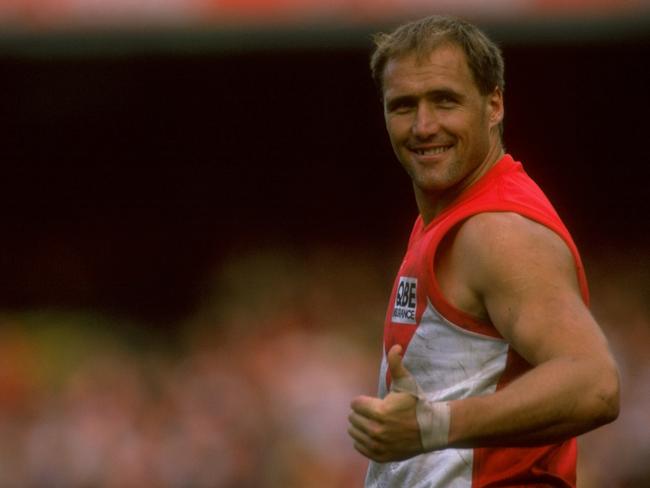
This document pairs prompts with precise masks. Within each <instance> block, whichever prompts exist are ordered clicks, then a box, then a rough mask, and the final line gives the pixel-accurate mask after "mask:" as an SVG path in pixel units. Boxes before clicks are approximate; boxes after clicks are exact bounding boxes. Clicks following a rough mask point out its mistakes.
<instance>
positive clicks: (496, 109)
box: [487, 87, 504, 128]
mask: <svg viewBox="0 0 650 488" xmlns="http://www.w3.org/2000/svg"><path fill="white" fill-rule="evenodd" d="M487 109H488V118H489V120H490V128H492V127H496V126H498V125H499V124H500V123H501V122H502V121H503V112H504V108H503V92H502V91H501V88H499V87H496V88H495V89H494V91H493V92H492V93H490V94H489V95H488V96H487Z"/></svg>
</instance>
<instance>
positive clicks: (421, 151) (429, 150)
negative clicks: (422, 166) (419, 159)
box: [416, 146, 451, 156]
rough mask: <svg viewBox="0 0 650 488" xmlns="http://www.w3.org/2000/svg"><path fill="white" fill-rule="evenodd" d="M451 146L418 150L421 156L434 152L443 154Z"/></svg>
mask: <svg viewBox="0 0 650 488" xmlns="http://www.w3.org/2000/svg"><path fill="white" fill-rule="evenodd" d="M450 147H451V146H441V147H434V148H431V149H418V150H417V151H416V152H417V153H418V154H419V155H420V156H429V155H432V154H442V153H443V152H445V151H446V150H447V149H449V148H450Z"/></svg>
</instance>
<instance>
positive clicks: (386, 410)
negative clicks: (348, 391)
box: [348, 345, 424, 463]
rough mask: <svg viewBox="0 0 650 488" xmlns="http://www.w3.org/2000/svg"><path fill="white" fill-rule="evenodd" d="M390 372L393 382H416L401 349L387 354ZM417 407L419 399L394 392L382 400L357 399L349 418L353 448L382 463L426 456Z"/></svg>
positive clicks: (391, 350) (394, 349) (394, 348)
mask: <svg viewBox="0 0 650 488" xmlns="http://www.w3.org/2000/svg"><path fill="white" fill-rule="evenodd" d="M388 368H389V369H390V375H391V378H392V381H393V382H394V381H396V380H399V379H402V380H407V381H409V379H410V380H411V381H413V377H412V376H411V373H409V371H408V370H407V369H406V368H405V367H404V365H403V364H402V347H401V346H399V345H394V346H393V347H392V348H391V349H390V351H388ZM413 384H414V381H413ZM416 405H417V397H416V396H414V395H412V394H410V393H398V392H395V391H392V390H391V391H390V392H389V393H388V395H386V397H385V398H384V399H383V400H382V399H379V398H374V397H369V396H359V397H357V398H355V399H354V400H353V401H352V403H351V405H350V406H351V407H352V413H351V414H350V416H349V417H348V420H349V421H350V427H349V428H348V434H350V436H351V437H352V438H353V439H354V448H355V449H356V450H357V451H359V452H360V453H361V454H363V455H364V456H366V457H368V458H370V459H372V460H373V461H377V462H381V463H383V462H387V461H400V460H403V459H407V458H410V457H413V456H416V455H418V454H421V453H422V452H424V451H423V447H422V441H421V440H420V428H419V426H418V422H417V417H416Z"/></svg>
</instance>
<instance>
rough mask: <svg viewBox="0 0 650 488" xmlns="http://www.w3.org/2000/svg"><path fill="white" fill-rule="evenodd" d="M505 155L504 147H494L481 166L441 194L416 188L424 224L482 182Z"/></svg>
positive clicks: (416, 198) (498, 145)
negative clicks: (475, 184)
mask: <svg viewBox="0 0 650 488" xmlns="http://www.w3.org/2000/svg"><path fill="white" fill-rule="evenodd" d="M503 155H504V150H503V146H502V145H501V144H496V145H494V146H493V147H492V149H491V150H490V152H489V153H488V154H487V156H486V157H485V159H484V160H483V162H482V163H481V164H479V165H478V166H477V167H476V168H475V169H474V170H473V171H472V172H471V173H469V174H468V175H466V176H465V177H464V178H463V179H462V180H461V181H459V182H458V183H457V184H455V185H454V186H452V187H450V188H447V189H444V190H441V191H439V192H426V193H425V192H422V191H421V190H420V189H418V188H416V187H414V188H415V200H416V203H417V205H418V210H419V211H420V215H421V216H422V220H423V221H424V224H425V225H427V224H428V223H429V222H431V221H432V220H433V219H435V218H436V217H437V216H438V215H440V214H441V213H442V212H443V211H444V210H445V209H446V208H448V207H449V206H450V205H451V204H452V203H454V201H455V200H456V199H457V198H458V197H459V196H460V195H461V194H462V193H463V192H464V191H465V190H467V189H468V188H469V187H471V186H472V185H473V184H474V183H476V182H477V181H478V180H480V179H481V178H482V177H483V175H485V173H487V172H488V171H489V170H490V169H491V168H492V167H493V166H494V165H495V164H496V163H497V162H498V161H499V160H501V158H502V157H503Z"/></svg>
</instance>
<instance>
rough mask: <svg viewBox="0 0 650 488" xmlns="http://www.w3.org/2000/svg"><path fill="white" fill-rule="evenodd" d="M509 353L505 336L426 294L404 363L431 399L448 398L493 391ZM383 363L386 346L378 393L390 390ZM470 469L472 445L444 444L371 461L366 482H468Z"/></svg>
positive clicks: (393, 486)
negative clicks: (455, 316)
mask: <svg viewBox="0 0 650 488" xmlns="http://www.w3.org/2000/svg"><path fill="white" fill-rule="evenodd" d="M507 358H508V343H507V342H505V341H504V340H502V339H497V338H493V337H488V336H484V335H481V334H476V333H474V332H470V331H467V330H465V329H463V328H461V327H458V326H457V325H454V324H452V323H451V322H449V321H448V320H446V319H445V318H444V317H443V316H442V315H441V314H440V313H438V311H437V310H436V309H435V308H434V307H433V305H432V304H431V302H430V301H429V300H428V299H427V307H426V309H425V311H424V313H423V315H422V318H421V319H420V323H419V325H418V327H417V329H416V330H415V333H414V334H413V337H412V338H411V341H410V342H409V344H408V347H407V349H406V353H405V354H404V359H403V364H404V366H405V367H406V369H408V370H409V371H410V372H411V374H413V376H415V379H416V380H417V382H418V384H419V385H420V388H422V391H423V392H424V394H425V395H426V397H427V398H428V399H429V400H432V401H449V400H458V399H461V398H467V397H470V396H479V395H486V394H489V393H493V392H494V391H495V390H496V387H497V384H498V382H499V379H500V378H501V375H502V374H503V372H504V371H505V368H506V362H507ZM386 369H387V364H386V354H385V352H384V354H383V357H382V364H381V368H380V373H379V374H380V377H379V396H380V397H381V398H383V397H384V396H385V395H386V394H387V392H388V390H387V386H386ZM472 470H473V450H472V449H445V450H442V451H434V452H430V453H426V454H422V455H420V456H416V457H414V458H411V459H407V460H405V461H401V462H395V463H376V462H373V461H371V462H370V466H369V468H368V474H367V476H366V487H368V488H370V487H372V488H403V487H409V488H425V487H427V488H430V487H438V486H441V487H443V486H444V487H453V488H456V487H458V488H460V487H471V485H472Z"/></svg>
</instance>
